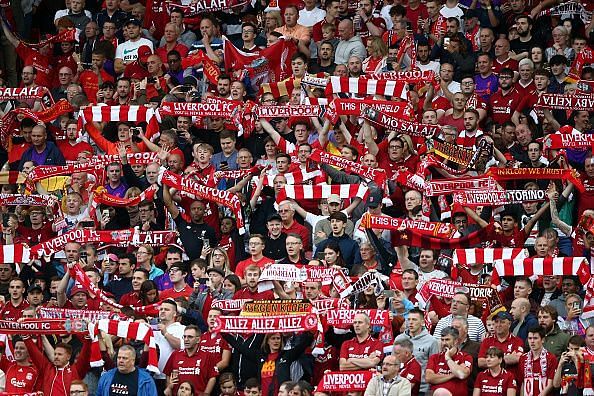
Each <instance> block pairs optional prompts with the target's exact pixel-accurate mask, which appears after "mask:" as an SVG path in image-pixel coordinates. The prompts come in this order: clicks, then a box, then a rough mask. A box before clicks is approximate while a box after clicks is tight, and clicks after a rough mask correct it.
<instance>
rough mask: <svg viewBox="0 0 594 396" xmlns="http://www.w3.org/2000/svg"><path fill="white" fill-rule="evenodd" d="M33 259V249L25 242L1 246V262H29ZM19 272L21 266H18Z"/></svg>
mask: <svg viewBox="0 0 594 396" xmlns="http://www.w3.org/2000/svg"><path fill="white" fill-rule="evenodd" d="M30 260H31V249H29V247H28V246H27V245H25V244H24V243H17V244H15V245H1V248H0V263H5V264H13V263H14V264H20V263H28V262H29V261H30ZM17 272H20V266H18V267H17Z"/></svg>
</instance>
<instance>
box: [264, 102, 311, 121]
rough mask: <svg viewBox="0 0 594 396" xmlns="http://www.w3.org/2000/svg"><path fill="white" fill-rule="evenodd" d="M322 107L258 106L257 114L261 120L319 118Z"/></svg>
mask: <svg viewBox="0 0 594 396" xmlns="http://www.w3.org/2000/svg"><path fill="white" fill-rule="evenodd" d="M320 112H321V108H320V106H314V105H288V106H258V107H256V114H257V115H258V117H260V118H279V117H280V118H289V117H307V118H309V117H317V116H319V115H320Z"/></svg>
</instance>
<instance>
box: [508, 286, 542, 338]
mask: <svg viewBox="0 0 594 396" xmlns="http://www.w3.org/2000/svg"><path fill="white" fill-rule="evenodd" d="M530 308H531V307H530V301H529V300H528V299H527V298H524V297H520V298H516V299H515V300H514V301H512V304H511V309H510V313H511V314H512V316H513V318H514V322H513V323H512V327H511V329H512V334H513V335H515V336H517V337H520V338H521V339H522V340H523V341H524V342H526V340H527V338H528V330H529V329H531V328H532V327H535V326H538V319H537V318H536V315H534V313H532V312H530Z"/></svg>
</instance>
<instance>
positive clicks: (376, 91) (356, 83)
mask: <svg viewBox="0 0 594 396" xmlns="http://www.w3.org/2000/svg"><path fill="white" fill-rule="evenodd" d="M338 93H350V94H355V95H357V96H368V95H382V96H390V97H396V98H400V99H402V100H407V99H408V85H407V84H406V82H404V81H394V80H372V79H369V78H360V77H337V76H332V77H330V82H329V84H328V85H327V86H326V96H327V97H331V96H332V95H333V94H338Z"/></svg>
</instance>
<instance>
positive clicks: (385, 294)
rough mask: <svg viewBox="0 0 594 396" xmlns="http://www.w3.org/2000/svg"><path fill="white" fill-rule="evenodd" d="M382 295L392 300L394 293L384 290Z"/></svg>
mask: <svg viewBox="0 0 594 396" xmlns="http://www.w3.org/2000/svg"><path fill="white" fill-rule="evenodd" d="M383 294H384V296H386V297H388V298H392V297H394V296H395V295H396V292H394V290H384V291H383Z"/></svg>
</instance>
